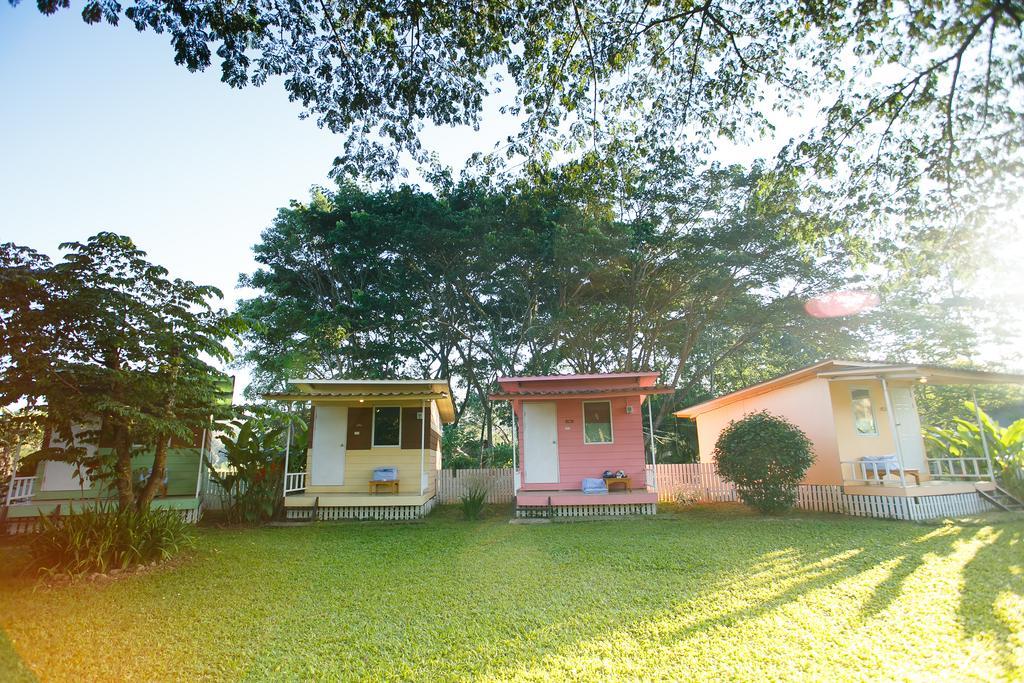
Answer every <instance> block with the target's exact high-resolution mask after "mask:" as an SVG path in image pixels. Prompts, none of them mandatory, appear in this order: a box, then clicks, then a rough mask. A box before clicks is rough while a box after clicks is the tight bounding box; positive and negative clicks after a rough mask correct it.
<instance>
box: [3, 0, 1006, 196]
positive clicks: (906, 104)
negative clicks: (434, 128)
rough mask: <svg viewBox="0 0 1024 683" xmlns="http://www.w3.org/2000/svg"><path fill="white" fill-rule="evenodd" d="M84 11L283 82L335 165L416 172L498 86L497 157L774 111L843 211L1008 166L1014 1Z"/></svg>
mask: <svg viewBox="0 0 1024 683" xmlns="http://www.w3.org/2000/svg"><path fill="white" fill-rule="evenodd" d="M10 1H11V3H12V4H17V2H18V0H10ZM38 4H39V8H40V10H41V11H42V12H44V13H47V14H50V13H53V12H56V11H58V10H60V9H62V8H66V7H68V6H69V5H70V3H69V2H67V0H43V1H41V2H39V3H38ZM82 17H83V19H84V20H85V21H86V22H87V23H98V22H101V21H105V22H107V23H110V24H118V23H119V22H120V20H121V19H122V18H127V19H128V20H129V21H130V22H131V24H132V25H133V26H134V27H135V28H136V29H137V30H140V31H142V30H146V29H151V30H154V31H156V32H158V33H166V34H168V35H169V37H170V40H171V45H172V47H173V50H174V59H175V62H176V63H178V64H180V65H183V66H185V67H187V68H188V69H190V70H193V71H194V70H201V69H205V68H207V67H209V66H210V65H211V64H213V63H214V61H218V62H219V64H220V69H221V75H222V79H223V80H224V82H226V83H228V84H229V85H231V86H233V87H243V86H246V85H250V84H252V85H263V84H264V83H266V82H267V81H268V80H271V79H273V78H275V77H283V84H284V87H285V89H286V90H287V92H288V96H289V98H290V99H292V100H295V101H298V102H300V103H301V104H302V105H303V107H304V110H305V112H306V114H307V115H311V116H314V117H316V119H317V120H318V122H319V123H320V124H321V125H324V126H327V127H328V128H330V129H331V130H332V131H334V132H337V133H342V134H344V135H346V138H347V139H346V143H345V152H344V154H343V156H342V157H341V158H340V159H339V163H340V164H341V167H342V168H343V169H346V170H350V171H363V172H371V173H373V172H376V173H383V174H389V173H392V172H394V171H395V170H396V169H397V168H398V164H399V155H400V154H401V153H402V152H403V151H404V152H408V153H410V154H412V156H413V157H414V158H416V159H419V160H422V161H425V160H427V158H428V155H427V154H426V152H425V150H424V149H423V148H422V146H421V142H420V134H421V132H422V129H423V126H424V124H426V123H430V124H436V125H442V126H457V125H471V126H476V125H478V124H479V123H480V119H481V113H482V111H483V108H484V103H485V101H486V99H487V98H488V96H489V95H492V94H495V93H498V92H499V91H501V90H502V89H503V88H507V87H509V88H510V89H511V91H512V102H511V104H509V105H508V106H507V107H506V113H508V114H510V115H512V116H515V117H517V118H518V119H519V120H520V122H521V124H522V128H521V131H520V133H519V134H518V135H515V136H513V137H512V139H511V140H509V141H508V144H507V145H506V146H505V147H504V148H503V149H502V150H501V151H502V152H503V153H505V154H507V155H509V156H516V155H518V156H522V157H526V158H530V159H534V160H541V161H543V160H544V159H547V158H550V155H551V154H553V153H570V154H572V153H574V152H578V151H580V150H582V149H588V148H593V149H599V148H608V147H613V146H615V145H616V144H618V143H624V144H626V145H627V146H629V147H630V148H631V149H632V150H633V152H634V153H635V154H638V155H648V154H651V153H652V151H653V150H654V149H656V148H658V147H660V146H662V145H665V144H668V145H669V146H671V147H673V148H674V149H676V150H681V149H687V148H690V149H692V148H693V147H696V148H706V147H707V146H708V145H709V144H711V142H712V140H714V139H729V140H736V141H740V142H743V141H745V140H747V139H749V137H750V136H754V135H758V134H760V133H763V132H765V131H766V130H769V129H770V128H771V126H772V119H771V116H770V114H771V110H772V109H776V110H781V111H783V112H788V113H796V114H801V115H803V116H804V118H806V119H807V120H809V121H814V122H816V123H815V128H814V130H813V131H807V133H808V134H807V135H806V136H805V137H804V138H803V139H802V140H798V141H794V144H793V145H792V146H791V147H790V148H789V149H788V150H787V152H786V155H785V157H786V159H787V160H788V161H789V162H790V163H792V164H793V165H794V166H795V167H797V168H804V167H813V168H814V169H815V170H816V171H817V172H819V173H823V174H834V173H838V174H839V176H838V177H839V178H840V179H841V180H842V183H843V189H844V190H845V191H849V192H850V194H851V199H852V200H853V202H854V203H856V202H857V201H858V197H859V195H858V192H857V191H856V188H857V187H858V186H859V183H857V182H850V181H851V177H856V176H860V175H862V174H863V172H865V171H866V170H867V169H872V170H871V174H872V175H874V173H875V171H877V172H878V175H877V176H875V177H877V178H881V179H894V178H895V179H898V181H897V182H894V183H893V184H892V185H891V187H895V188H897V189H902V190H904V191H906V192H907V193H908V196H912V195H915V194H916V193H917V192H918V191H920V190H921V188H922V186H920V185H919V184H918V183H917V181H918V180H919V179H921V178H926V179H931V180H933V181H936V182H939V183H943V184H945V185H946V187H947V189H949V190H951V191H952V192H953V194H956V195H957V196H958V197H960V198H966V197H967V196H968V195H969V194H971V193H973V194H975V195H977V187H976V186H973V187H970V186H969V185H971V184H970V183H964V182H961V181H963V180H964V179H965V178H968V177H970V178H975V179H977V180H978V181H979V182H982V183H989V184H991V183H992V182H993V181H996V180H997V178H996V177H997V176H1000V175H1002V174H1004V173H1006V172H1009V173H1010V174H1012V175H1015V176H1016V177H1018V178H1019V176H1020V170H1021V169H1020V167H1019V165H1020V159H1019V156H1018V154H1017V151H1018V150H1019V149H1020V145H1021V138H1022V136H1024V127H1022V126H1021V125H1020V119H1021V116H1022V114H1024V104H1022V103H1024V97H1022V80H1021V73H1022V68H1024V48H1022V41H1021V40H1020V36H1021V28H1022V26H1024V3H1021V2H1020V0H1000V1H997V2H995V1H991V0H970V1H965V0H939V1H936V2H898V3H876V2H850V1H848V0H831V1H829V2H820V1H815V2H797V1H796V0H773V1H770V2H745V1H743V0H709V1H707V2H692V1H691V0H678V1H672V2H665V3H659V4H651V3H648V2H641V1H639V0H602V1H598V2H588V3H582V2H579V1H578V0H572V1H571V2H570V3H569V4H568V5H566V4H565V3H563V2H551V1H541V2H536V1H529V2H528V1H526V0H512V1H501V2H497V1H493V0H483V1H480V0H475V1H473V2H469V1H467V0H454V1H452V0H445V1H443V2H442V1H438V0H417V1H416V2H390V3H380V2H367V1H365V0H325V1H323V2H319V3H283V4H282V3H277V2H269V1H268V0H243V1H241V2H225V1H224V0H201V1H198V2H189V3H167V2H160V1H158V0H133V1H132V2H129V3H125V4H124V5H122V4H121V3H120V2H116V1H115V0H91V1H90V2H87V3H86V4H85V6H84V8H83V10H82ZM506 82H508V83H509V85H508V86H506V85H505V84H506ZM819 124H820V125H819ZM851 172H852V173H851ZM957 187H958V188H960V190H954V189H953V188H957ZM924 189H925V191H927V185H926V186H924ZM978 198H979V197H977V196H976V197H975V199H978ZM881 208H883V209H884V207H881Z"/></svg>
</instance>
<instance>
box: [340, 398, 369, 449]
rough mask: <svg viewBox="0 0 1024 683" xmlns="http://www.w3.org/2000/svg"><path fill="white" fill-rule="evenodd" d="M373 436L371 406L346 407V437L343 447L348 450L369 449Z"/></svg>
mask: <svg viewBox="0 0 1024 683" xmlns="http://www.w3.org/2000/svg"><path fill="white" fill-rule="evenodd" d="M372 438H373V408H349V409H348V438H347V439H346V440H345V448H346V449H348V450H350V451H366V450H369V449H370V441H371V439H372Z"/></svg>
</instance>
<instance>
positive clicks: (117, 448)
mask: <svg viewBox="0 0 1024 683" xmlns="http://www.w3.org/2000/svg"><path fill="white" fill-rule="evenodd" d="M114 455H115V458H116V459H115V460H114V486H115V487H116V488H117V505H118V507H120V508H121V509H122V510H127V509H128V508H130V507H132V505H134V504H135V491H134V490H133V489H132V439H131V434H129V432H128V430H126V429H124V428H123V427H121V428H118V430H117V436H116V438H115V441H114Z"/></svg>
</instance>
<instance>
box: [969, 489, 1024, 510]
mask: <svg viewBox="0 0 1024 683" xmlns="http://www.w3.org/2000/svg"><path fill="white" fill-rule="evenodd" d="M978 493H979V494H980V495H981V497H982V498H984V499H985V500H987V501H988V502H990V503H992V504H993V505H995V506H996V507H997V508H999V509H1000V510H1005V511H1007V512H1024V502H1022V501H1021V500H1020V499H1018V498H1016V497H1015V496H1014V495H1013V494H1011V493H1010V492H1009V491H1007V490H1006V489H1004V488H1002V487H1001V486H996V487H995V489H993V490H992V491H982V490H979V491H978Z"/></svg>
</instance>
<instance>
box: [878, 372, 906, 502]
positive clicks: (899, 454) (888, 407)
mask: <svg viewBox="0 0 1024 683" xmlns="http://www.w3.org/2000/svg"><path fill="white" fill-rule="evenodd" d="M879 379H881V380H882V396H883V397H885V411H886V412H887V413H889V429H890V430H891V431H892V441H893V444H894V445H895V446H896V459H897V460H899V461H900V486H906V485H907V479H906V476H905V475H904V474H903V469H904V467H905V465H904V463H903V447H902V446H900V434H899V430H898V428H897V427H896V415H895V414H894V413H893V412H892V399H890V398H889V385H888V383H887V382H886V381H885V377H880V378H879ZM877 476H878V470H877V468H876V470H875V477H877ZM884 476H885V475H883V477H884Z"/></svg>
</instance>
